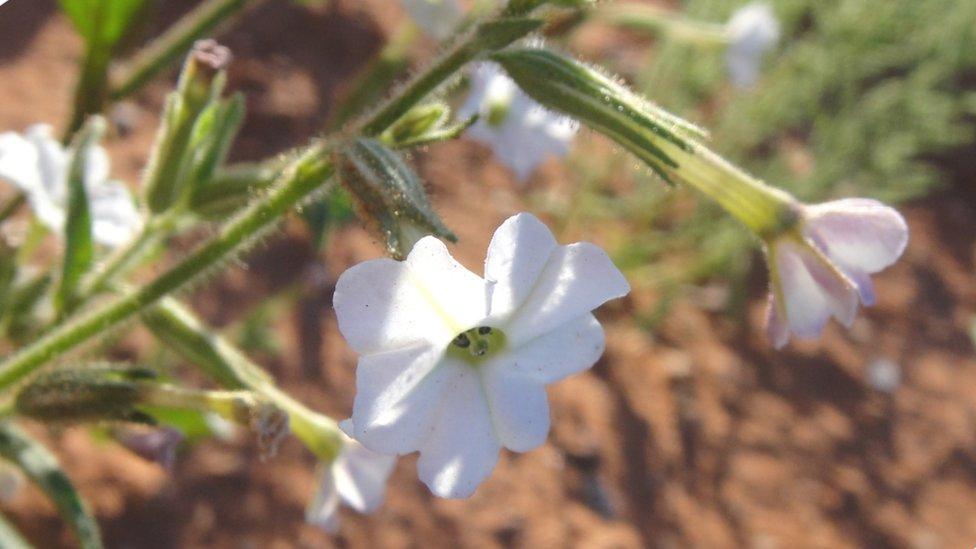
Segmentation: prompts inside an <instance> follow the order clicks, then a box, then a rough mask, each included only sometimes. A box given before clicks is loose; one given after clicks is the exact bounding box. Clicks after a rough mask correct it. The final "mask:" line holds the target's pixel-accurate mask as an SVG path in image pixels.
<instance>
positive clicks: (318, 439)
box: [143, 297, 342, 461]
mask: <svg viewBox="0 0 976 549" xmlns="http://www.w3.org/2000/svg"><path fill="white" fill-rule="evenodd" d="M143 322H144V323H145V324H146V326H147V327H148V328H149V329H150V330H151V331H152V332H153V334H154V335H155V336H156V337H157V338H159V339H160V340H162V341H164V342H165V343H167V344H168V345H169V346H170V347H172V348H173V349H175V350H176V351H178V352H179V353H180V354H181V355H183V357H184V358H186V359H187V360H189V361H190V362H192V363H193V364H195V365H197V366H199V367H200V368H201V369H202V370H203V371H204V372H206V373H207V375H209V376H210V377H212V378H214V379H215V380H216V381H218V382H219V383H220V384H221V385H223V386H225V387H229V388H238V389H248V390H250V391H253V392H254V393H256V394H258V395H260V396H261V397H263V398H264V399H266V400H267V401H268V402H270V403H271V404H274V405H275V406H277V407H278V408H280V409H282V410H283V411H285V412H286V413H287V414H288V419H289V424H290V427H291V431H292V432H293V433H294V434H295V436H296V437H298V439H299V440H301V441H302V442H303V443H304V444H305V446H306V447H308V449H309V450H311V451H312V452H313V453H314V454H315V455H316V456H317V457H319V458H320V459H323V460H326V461H328V460H331V459H332V458H333V457H335V455H336V453H338V451H339V449H340V448H341V447H342V435H340V434H339V428H338V426H337V425H336V423H335V421H333V420H332V419H331V418H329V417H326V416H324V415H322V414H319V413H317V412H315V411H313V410H311V409H309V408H308V407H306V406H305V405H304V404H302V403H301V402H298V401H297V400H295V399H294V398H292V397H291V396H290V395H289V394H287V393H285V392H284V391H282V390H281V389H279V388H278V387H277V386H275V383H274V380H273V379H272V378H271V376H269V375H268V374H267V373H266V372H265V371H264V370H262V369H261V367H260V366H258V365H257V364H255V363H254V362H251V360H250V359H248V358H247V356H245V355H244V353H243V352H241V351H240V350H239V349H237V348H236V347H235V346H234V345H232V344H231V343H230V342H228V341H227V340H226V339H224V338H223V337H221V336H220V335H219V334H216V333H214V332H213V331H212V330H210V329H209V328H207V327H206V326H205V325H204V324H203V322H201V321H200V320H199V319H198V318H197V317H196V316H195V315H194V314H193V313H192V312H191V311H190V310H189V309H188V308H186V307H185V306H183V305H181V304H180V303H179V302H178V301H176V300H175V299H173V298H171V297H166V298H163V299H162V300H161V301H160V302H159V304H158V305H157V306H156V307H154V308H152V309H150V310H149V311H147V312H146V313H144V314H143Z"/></svg>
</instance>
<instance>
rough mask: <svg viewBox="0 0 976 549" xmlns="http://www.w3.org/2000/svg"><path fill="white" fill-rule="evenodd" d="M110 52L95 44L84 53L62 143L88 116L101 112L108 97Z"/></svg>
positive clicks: (69, 138) (68, 138)
mask: <svg viewBox="0 0 976 549" xmlns="http://www.w3.org/2000/svg"><path fill="white" fill-rule="evenodd" d="M109 55H110V52H109V50H108V49H107V48H104V47H100V46H99V45H97V44H90V45H89V47H88V48H87V50H86V52H85V61H84V65H83V66H82V69H81V75H80V76H79V78H78V84H77V85H76V86H75V97H74V106H73V108H72V112H71V119H70V122H69V123H68V128H67V130H66V131H65V134H64V139H63V142H64V143H65V144H67V143H68V142H69V141H71V137H72V136H73V135H74V134H75V132H76V131H78V129H80V128H81V126H82V125H83V124H84V123H85V119H86V118H88V116H89V115H91V114H94V113H98V112H101V111H102V107H103V106H104V105H105V100H106V99H107V97H108V65H109V61H110V58H109Z"/></svg>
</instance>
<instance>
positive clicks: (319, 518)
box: [305, 467, 339, 534]
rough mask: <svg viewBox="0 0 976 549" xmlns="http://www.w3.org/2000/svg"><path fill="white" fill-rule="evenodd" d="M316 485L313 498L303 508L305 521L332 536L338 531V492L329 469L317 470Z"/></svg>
mask: <svg viewBox="0 0 976 549" xmlns="http://www.w3.org/2000/svg"><path fill="white" fill-rule="evenodd" d="M317 484H318V489H317V490H316V491H315V496H313V497H312V501H311V502H310V503H309V505H308V507H306V508H305V521H306V522H308V523H309V524H314V525H315V526H318V527H319V528H321V529H323V530H325V531H326V532H328V533H330V534H334V533H336V532H338V531H339V491H338V490H336V486H335V478H334V477H333V476H332V468H331V467H322V468H321V469H320V470H319V474H318V479H317Z"/></svg>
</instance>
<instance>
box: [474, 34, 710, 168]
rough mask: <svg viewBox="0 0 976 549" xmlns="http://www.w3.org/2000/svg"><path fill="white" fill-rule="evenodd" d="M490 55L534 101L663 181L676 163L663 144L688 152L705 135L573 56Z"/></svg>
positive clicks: (539, 52)
mask: <svg viewBox="0 0 976 549" xmlns="http://www.w3.org/2000/svg"><path fill="white" fill-rule="evenodd" d="M491 59H492V60H493V61H496V62H497V63H499V64H500V65H501V66H502V67H503V68H504V69H505V71H506V72H507V73H508V75H509V76H510V77H511V78H512V79H513V80H514V81H515V82H516V83H517V84H518V85H519V87H520V88H522V90H524V91H525V92H526V93H527V94H529V95H530V96H531V97H532V98H533V99H535V100H536V101H538V102H539V103H541V104H542V105H544V106H546V107H548V108H550V109H553V110H556V111H559V112H562V113H564V114H567V115H568V116H570V117H572V118H575V119H577V120H579V121H581V122H582V123H583V124H586V125H587V126H589V127H590V128H592V129H594V130H596V131H598V132H600V133H602V134H604V135H606V136H607V137H609V138H611V139H613V140H614V141H616V142H617V143H618V144H620V145H622V146H623V147H624V148H626V149H627V150H629V151H630V152H632V153H633V154H634V155H636V156H637V157H638V158H640V159H641V160H643V161H644V162H645V163H646V164H647V165H648V166H650V167H651V169H653V170H654V171H655V172H657V173H658V174H659V175H661V176H662V177H663V178H664V179H665V180H669V179H670V177H669V175H668V172H669V171H670V170H671V169H672V168H675V167H677V164H676V162H675V161H674V159H672V158H671V157H670V156H669V155H668V154H665V153H664V151H663V150H662V148H661V145H663V142H667V143H670V144H671V145H674V146H677V147H679V148H680V149H682V150H685V151H690V150H691V147H692V145H691V144H690V143H689V140H690V139H694V138H701V137H706V136H707V133H706V132H705V131H704V130H702V129H700V128H698V127H697V126H695V125H694V124H692V123H690V122H687V121H685V120H682V119H681V118H678V117H677V116H675V115H672V114H670V113H668V112H667V111H665V110H663V109H661V108H660V107H658V106H657V105H654V104H653V103H651V102H649V101H647V100H646V99H643V98H641V97H639V96H638V95H636V94H634V93H633V92H631V91H630V90H628V89H627V88H626V87H624V86H623V85H622V84H620V83H618V82H616V81H614V80H612V79H611V78H608V77H607V76H605V75H603V74H601V73H600V72H599V71H597V70H595V69H593V68H591V67H589V66H587V65H585V64H583V63H580V62H578V61H575V60H573V59H569V58H566V57H563V56H560V55H558V54H555V53H553V52H550V51H547V50H543V49H538V48H521V49H510V50H503V51H500V52H496V53H494V54H493V55H492V56H491Z"/></svg>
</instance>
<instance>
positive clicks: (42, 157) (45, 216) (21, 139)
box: [0, 124, 142, 247]
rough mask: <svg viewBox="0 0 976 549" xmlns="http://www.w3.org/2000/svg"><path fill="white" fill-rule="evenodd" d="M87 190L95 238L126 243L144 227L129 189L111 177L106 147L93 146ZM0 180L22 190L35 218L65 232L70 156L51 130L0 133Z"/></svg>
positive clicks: (107, 242) (41, 126) (37, 127)
mask: <svg viewBox="0 0 976 549" xmlns="http://www.w3.org/2000/svg"><path fill="white" fill-rule="evenodd" d="M86 170H87V171H86V173H85V190H86V191H87V194H88V202H89V207H90V209H91V218H92V236H93V237H94V239H95V241H96V242H99V243H101V244H104V245H106V246H112V247H115V246H119V245H121V244H124V243H126V242H128V241H129V240H130V239H131V238H132V237H133V236H135V234H136V232H137V231H138V230H139V229H140V227H141V226H142V218H141V217H140V215H139V212H138V210H137V209H136V206H135V204H134V203H133V201H132V196H131V195H130V194H129V190H128V189H127V188H126V187H125V184H123V183H122V182H120V181H115V180H110V179H109V160H108V155H107V154H106V153H105V149H103V148H102V147H99V146H95V147H92V148H91V149H90V152H89V157H88V159H87V162H86ZM0 177H2V178H4V179H8V180H9V181H10V182H12V183H13V184H14V185H16V186H17V187H19V188H20V189H21V190H22V191H23V192H24V193H25V194H26V195H27V199H28V201H29V202H30V205H31V208H32V209H33V210H34V215H36V216H37V218H38V219H39V220H40V221H41V223H43V224H44V225H45V226H47V227H48V228H49V229H51V230H52V231H53V232H55V233H57V234H59V235H60V234H62V233H63V232H64V223H65V219H66V217H67V207H68V152H67V150H66V149H65V148H64V147H63V146H62V145H61V143H59V142H58V141H57V140H56V139H54V138H53V137H52V136H51V127H50V126H47V125H44V124H37V125H34V126H31V127H30V128H28V129H27V131H26V132H25V133H24V134H23V135H21V134H18V133H15V132H5V133H2V134H0Z"/></svg>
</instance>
